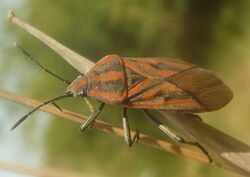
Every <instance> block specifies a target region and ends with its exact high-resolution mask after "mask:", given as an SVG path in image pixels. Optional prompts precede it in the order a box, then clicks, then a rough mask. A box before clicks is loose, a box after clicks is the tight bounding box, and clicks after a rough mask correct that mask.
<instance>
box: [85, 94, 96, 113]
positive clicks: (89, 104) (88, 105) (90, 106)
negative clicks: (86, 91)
mask: <svg viewBox="0 0 250 177" xmlns="http://www.w3.org/2000/svg"><path fill="white" fill-rule="evenodd" d="M83 99H84V101H85V103H86V105H87V107H88V109H89V111H90V112H91V113H92V112H95V108H94V106H93V105H92V104H91V103H90V101H89V100H88V98H87V97H83Z"/></svg>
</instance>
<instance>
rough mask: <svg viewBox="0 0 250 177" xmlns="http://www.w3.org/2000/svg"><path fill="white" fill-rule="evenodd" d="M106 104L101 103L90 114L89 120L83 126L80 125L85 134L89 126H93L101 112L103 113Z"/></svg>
mask: <svg viewBox="0 0 250 177" xmlns="http://www.w3.org/2000/svg"><path fill="white" fill-rule="evenodd" d="M104 105H105V103H101V104H100V105H99V107H98V108H97V109H96V110H95V111H94V112H92V113H91V114H90V116H89V117H88V118H87V120H85V121H84V122H83V123H82V124H81V125H80V131H81V132H83V131H84V130H85V129H86V128H88V127H89V126H91V125H92V124H93V123H94V121H95V119H96V117H97V116H98V115H99V114H100V112H101V111H102V109H103V107H104Z"/></svg>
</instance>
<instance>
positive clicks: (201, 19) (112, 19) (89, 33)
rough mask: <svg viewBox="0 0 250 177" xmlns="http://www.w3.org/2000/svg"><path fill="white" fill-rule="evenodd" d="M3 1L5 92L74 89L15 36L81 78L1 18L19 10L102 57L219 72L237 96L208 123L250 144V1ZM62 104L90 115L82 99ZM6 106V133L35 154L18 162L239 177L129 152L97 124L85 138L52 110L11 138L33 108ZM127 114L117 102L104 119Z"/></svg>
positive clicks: (1, 79) (0, 61) (101, 172)
mask: <svg viewBox="0 0 250 177" xmlns="http://www.w3.org/2000/svg"><path fill="white" fill-rule="evenodd" d="M0 6H1V2H0ZM2 7H4V8H3V11H2V12H1V26H2V31H1V33H2V34H1V38H0V39H1V44H0V48H1V54H0V57H1V58H0V71H1V74H0V85H1V86H0V87H1V90H8V91H12V92H15V93H17V94H19V95H23V96H27V97H31V98H34V99H38V100H46V99H48V98H52V97H54V96H57V95H59V94H61V93H63V92H64V91H65V89H66V87H67V86H66V85H65V84H63V83H61V82H60V81H58V80H56V79H55V78H53V77H52V76H50V75H48V74H47V73H44V72H43V71H41V70H40V69H39V68H38V67H37V66H36V65H34V64H33V63H32V62H30V61H29V60H27V59H26V58H25V57H24V56H23V55H22V54H21V53H20V52H19V51H18V50H17V49H16V48H14V47H12V46H11V42H12V41H15V42H18V43H20V44H21V45H22V46H23V47H24V48H26V49H27V50H28V51H29V52H30V53H31V54H32V55H33V56H34V57H35V58H37V60H39V61H40V62H41V63H42V64H43V65H45V66H46V67H47V68H48V69H50V70H51V71H54V72H55V73H57V74H58V75H60V76H62V77H63V78H65V79H69V80H73V79H74V78H75V77H76V76H77V75H78V72H77V71H76V70H75V69H74V68H72V67H71V66H70V65H69V64H67V63H66V62H65V61H63V60H62V59H61V58H60V57H59V56H57V55H56V54H55V53H54V52H52V51H51V50H50V49H48V47H46V46H45V45H44V44H42V43H41V42H40V41H38V40H36V39H34V38H33V37H31V36H30V35H28V34H27V33H25V32H23V31H22V30H20V29H19V28H18V27H16V26H14V25H11V24H7V22H5V21H4V20H3V19H4V18H5V13H6V10H7V9H8V8H14V11H15V12H16V14H17V16H19V17H21V18H22V19H24V20H25V21H27V22H29V23H30V24H32V25H33V26H35V27H37V28H38V29H40V30H42V31H44V32H45V33H47V34H49V35H50V36H52V37H53V38H55V39H56V40H58V41H60V42H61V43H62V44H64V45H66V46H67V47H69V48H71V49H73V50H74V51H76V52H78V53H79V54H81V55H83V56H85V57H87V58H90V59H93V61H95V62H96V61H98V60H99V59H100V58H102V57H103V56H105V55H107V54H118V55H120V56H127V57H129V56H131V57H147V56H156V57H171V58H180V59H184V60H186V61H189V62H193V63H196V64H198V65H200V66H202V67H205V68H207V69H210V70H212V71H213V72H214V73H216V74H217V75H218V76H219V77H220V78H222V79H223V80H224V82H225V83H227V85H228V86H229V87H230V88H232V90H233V91H234V99H233V101H232V102H231V103H230V104H229V105H227V106H226V107H225V108H223V109H222V110H219V111H217V112H213V113H206V114H203V115H202V117H203V118H204V121H205V122H206V123H208V124H210V125H212V126H214V127H216V128H218V129H220V130H222V131H224V132H226V133H228V134H230V135H232V136H234V137H237V138H238V139H240V140H241V141H243V142H245V143H248V144H250V126H249V125H250V109H249V106H250V89H249V87H250V70H249V68H250V1H248V0H238V1H233V0H228V1H223V0H186V1H184V0H176V1H173V0H155V1H150V0H126V1H125V0H109V1H103V0H95V1H93V0H83V1H66V0H61V1H51V0H43V1H38V0H25V1H22V2H20V3H18V4H17V3H15V4H12V3H9V2H7V1H5V3H3V4H2ZM92 102H93V103H94V104H96V102H95V101H92ZM2 105H4V106H2ZM59 105H60V106H62V107H65V108H68V109H71V110H73V111H77V112H80V113H82V114H84V115H87V114H88V111H87V108H86V105H85V104H84V102H83V100H81V99H78V98H75V99H69V100H65V101H60V103H59ZM1 107H2V108H1V109H2V110H1V111H2V112H1V118H0V119H1V125H0V128H1V131H0V138H2V139H6V137H4V136H7V137H9V136H15V138H16V139H18V141H19V143H18V146H17V145H15V144H14V146H15V147H18V149H19V146H20V149H21V150H20V151H18V154H27V155H23V158H21V157H22V156H21V157H20V158H14V157H13V158H10V159H12V161H15V160H16V159H18V162H21V163H24V164H25V163H26V158H25V156H27V157H29V158H31V159H32V156H35V157H36V159H37V160H35V163H36V164H38V165H43V166H49V167H56V168H60V169H65V170H74V171H77V172H80V173H82V174H88V175H94V176H104V177H105V176H110V177H111V176H114V177H115V176H120V177H123V176H124V177H125V176H126V177H130V176H131V177H132V176H140V177H160V176H180V177H182V176H183V177H184V176H192V177H198V176H211V177H212V176H213V177H223V176H225V177H226V176H227V177H228V176H237V175H236V174H233V173H231V172H227V171H225V170H223V169H219V168H217V167H213V166H210V165H205V164H202V163H200V162H196V161H194V160H190V159H187V158H184V157H182V156H176V155H172V154H169V153H166V152H162V151H160V150H157V149H153V148H149V147H146V146H144V145H141V144H137V145H135V146H133V148H128V147H127V146H126V144H125V143H124V141H123V139H122V138H118V137H116V136H114V135H111V134H107V133H103V132H101V131H99V130H96V129H91V130H88V131H86V132H85V133H84V134H80V133H79V131H78V127H79V125H78V124H75V123H71V122H69V121H66V120H63V119H57V118H51V117H53V116H51V115H49V114H45V113H39V112H37V113H35V114H33V115H32V116H31V118H30V120H29V121H27V122H25V123H24V124H23V125H22V126H20V128H18V129H17V130H15V131H14V132H12V133H11V134H12V135H9V134H10V133H9V132H8V129H9V127H10V126H11V124H12V123H14V122H15V121H16V120H17V119H18V118H19V117H20V116H22V115H23V114H25V113H26V112H27V111H28V110H30V109H29V108H25V107H24V106H20V105H16V104H13V103H8V102H6V101H3V100H1ZM3 112H4V113H3ZM3 115H4V117H3ZM111 115H112V116H111ZM120 117H121V112H120V108H119V107H111V106H107V107H106V108H105V110H104V111H103V112H102V114H101V115H100V116H99V119H103V120H105V121H107V122H111V123H114V124H116V125H118V126H121V118H120ZM129 117H130V124H131V128H132V129H135V128H136V129H139V130H140V131H141V132H143V133H146V134H149V135H152V136H154V137H158V138H162V139H168V138H167V137H165V136H163V135H162V134H161V132H159V130H158V129H156V128H155V127H154V126H153V125H152V124H150V123H149V122H148V120H147V119H146V118H144V116H143V114H142V113H141V112H140V111H139V110H130V111H129ZM6 132H7V133H6ZM9 138H11V137H9ZM7 139H8V138H7ZM2 142H3V141H2ZM12 147H13V146H12ZM22 149H23V151H22ZM10 151H11V150H10ZM11 152H12V151H11ZM31 152H32V153H31ZM37 153H38V154H39V155H37ZM14 154H15V153H14ZM14 154H13V155H14ZM0 157H1V156H0ZM29 162H30V161H29ZM30 163H31V164H32V160H31V162H30Z"/></svg>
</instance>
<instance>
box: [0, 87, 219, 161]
mask: <svg viewBox="0 0 250 177" xmlns="http://www.w3.org/2000/svg"><path fill="white" fill-rule="evenodd" d="M0 97H1V98H3V99H6V100H9V101H11V102H15V103H19V104H22V105H26V106H29V107H32V108H34V107H37V106H38V105H40V104H41V102H38V101H36V100H32V99H30V98H26V97H23V96H18V95H15V94H13V93H10V92H6V91H0ZM40 110H41V111H44V112H48V113H51V114H54V115H57V116H59V117H60V118H65V119H68V120H70V121H74V122H77V123H82V122H83V120H84V119H85V118H86V116H82V115H80V114H77V113H74V112H71V111H68V110H65V109H63V111H60V110H58V109H57V108H55V107H54V106H53V105H46V106H44V107H42V108H41V109H40ZM93 127H94V128H98V129H100V130H102V131H104V132H109V133H113V134H115V135H117V136H120V137H123V129H122V128H120V127H117V126H114V125H111V124H108V123H106V122H103V121H99V120H97V121H95V123H94V125H93ZM131 133H132V136H133V135H134V134H135V132H134V131H133V132H131ZM139 142H140V143H143V144H145V145H148V146H151V147H154V148H157V149H160V150H163V151H167V152H170V153H173V154H179V155H183V156H186V157H189V158H192V159H195V160H198V161H201V162H204V163H209V159H208V158H207V156H206V155H205V154H201V153H198V152H195V151H193V150H191V149H188V148H184V147H180V146H178V145H175V144H172V143H169V142H166V141H163V140H159V139H156V138H152V137H150V136H148V135H144V134H140V140H139ZM213 164H215V163H213Z"/></svg>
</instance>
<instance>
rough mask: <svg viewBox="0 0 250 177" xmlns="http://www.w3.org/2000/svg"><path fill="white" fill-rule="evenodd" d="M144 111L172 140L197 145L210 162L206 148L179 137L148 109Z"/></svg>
mask: <svg viewBox="0 0 250 177" xmlns="http://www.w3.org/2000/svg"><path fill="white" fill-rule="evenodd" d="M143 111H144V113H145V114H146V116H147V117H148V118H149V119H150V120H151V121H152V122H153V123H154V124H155V125H156V126H157V127H158V128H159V129H160V130H161V131H162V132H163V133H164V134H166V135H167V136H169V137H170V138H171V139H172V140H174V141H176V142H178V143H183V144H189V145H192V146H196V147H198V148H199V149H200V150H201V151H202V152H203V153H204V154H206V156H207V157H208V159H209V162H212V161H213V160H212V158H211V157H210V155H209V154H208V152H207V151H206V149H205V148H204V147H203V146H202V145H200V144H199V143H198V142H193V141H187V140H185V139H184V138H182V137H180V136H179V135H178V134H177V133H176V132H175V131H174V130H172V129H170V128H169V127H167V126H166V125H164V124H162V123H161V122H160V121H159V120H157V119H156V118H155V117H154V116H153V115H152V114H150V113H149V112H148V110H146V109H143Z"/></svg>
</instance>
